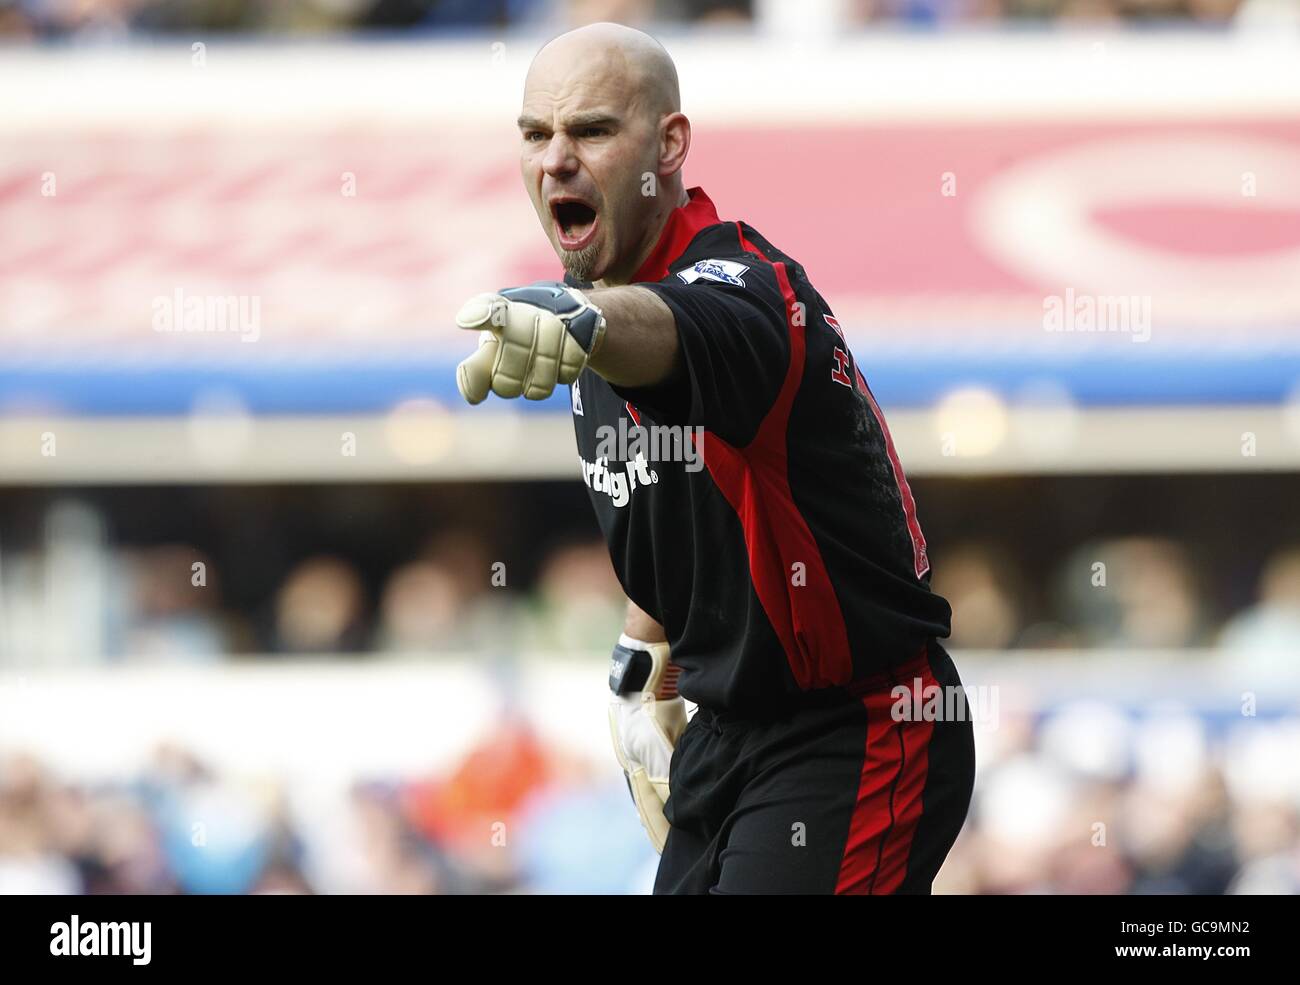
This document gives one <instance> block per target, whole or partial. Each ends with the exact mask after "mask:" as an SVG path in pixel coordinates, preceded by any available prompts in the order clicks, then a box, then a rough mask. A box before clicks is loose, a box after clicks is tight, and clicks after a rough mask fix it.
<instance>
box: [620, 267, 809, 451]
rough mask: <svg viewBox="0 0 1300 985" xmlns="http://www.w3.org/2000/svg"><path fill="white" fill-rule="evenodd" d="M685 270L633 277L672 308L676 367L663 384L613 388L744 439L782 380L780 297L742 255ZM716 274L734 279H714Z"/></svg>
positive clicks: (660, 411) (784, 343)
mask: <svg viewBox="0 0 1300 985" xmlns="http://www.w3.org/2000/svg"><path fill="white" fill-rule="evenodd" d="M708 264H717V265H718V266H716V267H709V266H707V265H708ZM701 268H702V269H703V271H704V273H703V274H701V273H700V271H701ZM685 273H686V276H687V277H692V278H693V279H692V280H690V281H689V282H687V281H686V279H685V277H683V276H682V275H680V274H673V275H670V276H669V277H667V278H665V279H664V280H663V281H660V282H658V283H655V284H639V285H637V286H639V287H644V288H648V289H649V290H651V291H654V293H655V294H657V295H658V296H659V298H660V299H661V300H662V301H663V302H664V304H666V305H667V306H668V309H669V310H670V311H671V312H672V313H673V320H674V321H675V322H676V324H677V338H678V342H679V343H680V346H679V351H680V354H681V372H680V373H679V374H678V375H677V376H676V377H675V378H674V379H673V380H671V381H669V382H668V383H665V384H658V385H656V386H652V387H617V386H616V387H614V390H615V392H617V393H618V394H619V396H621V397H623V398H624V399H625V400H627V401H629V402H630V403H632V404H634V405H636V406H637V407H638V408H640V409H645V410H649V411H650V413H651V415H652V416H653V417H654V418H655V419H656V420H658V421H659V422H661V423H664V424H679V425H686V426H690V427H695V426H700V427H704V428H706V429H707V430H709V431H712V432H713V433H714V434H716V435H717V436H718V437H720V438H722V439H723V440H724V441H726V442H727V443H728V444H730V445H733V446H736V447H743V446H745V445H747V444H749V442H750V441H752V440H753V438H754V435H755V434H756V433H757V431H758V428H759V425H760V424H761V423H762V421H763V418H764V416H765V415H766V414H767V412H768V411H769V410H770V409H771V407H772V405H773V404H774V403H775V402H776V398H777V395H778V394H779V393H780V391H781V385H782V383H783V382H784V381H785V374H786V368H787V366H788V365H789V361H790V335H789V326H788V325H787V323H786V310H785V300H784V298H783V296H782V293H781V288H780V285H779V284H778V283H777V279H776V275H775V273H774V271H773V270H772V268H771V266H770V265H768V264H765V263H762V262H761V261H756V260H755V258H753V257H751V256H748V255H745V256H744V257H743V260H742V259H741V258H736V259H731V260H725V261H717V260H709V261H701V262H700V263H697V264H695V265H694V266H693V267H688V268H687V269H686V272H685ZM719 277H726V278H730V279H731V280H733V281H735V282H734V283H733V282H729V281H723V280H720V279H714V278H719Z"/></svg>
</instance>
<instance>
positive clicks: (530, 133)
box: [524, 130, 546, 143]
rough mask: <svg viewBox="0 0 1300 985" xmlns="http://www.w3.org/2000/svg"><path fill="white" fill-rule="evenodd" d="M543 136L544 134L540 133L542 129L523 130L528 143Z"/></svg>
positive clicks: (534, 141)
mask: <svg viewBox="0 0 1300 985" xmlns="http://www.w3.org/2000/svg"><path fill="white" fill-rule="evenodd" d="M545 136H546V134H544V133H542V131H540V130H526V131H524V140H525V141H527V142H528V143H536V142H537V141H539V140H541V139H542V138H544V137H545Z"/></svg>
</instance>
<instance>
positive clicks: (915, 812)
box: [835, 660, 936, 895]
mask: <svg viewBox="0 0 1300 985" xmlns="http://www.w3.org/2000/svg"><path fill="white" fill-rule="evenodd" d="M904 674H906V675H907V676H902V675H904ZM914 676H915V677H919V678H920V680H921V684H920V691H917V690H916V687H915V684H914V681H913V677H914ZM898 682H899V683H900V684H902V685H903V686H905V687H906V688H907V689H908V690H909V691H910V692H912V694H913V699H914V701H915V702H916V703H917V704H920V703H922V702H923V698H924V695H923V692H924V689H925V688H927V687H930V686H931V685H935V684H936V681H935V679H934V675H933V673H932V672H931V670H930V665H929V661H928V660H926V661H924V662H922V663H920V664H918V665H916V666H915V669H912V667H910V666H909V668H907V669H904V668H900V677H899V681H898ZM895 701H896V698H895V697H894V695H893V694H892V693H891V691H890V690H889V689H886V690H882V691H876V692H873V693H871V694H867V695H864V696H863V698H862V703H863V705H864V706H865V707H866V710H867V739H866V749H865V752H864V755H863V758H862V778H861V780H860V782H859V785H858V796H857V804H856V806H855V807H854V811H853V816H852V818H851V819H850V821H849V836H848V840H847V842H846V843H845V846H844V857H843V859H842V861H841V862H840V874H839V880H838V882H837V884H836V887H835V892H836V893H841V894H859V895H867V894H873V895H874V894H887V893H893V892H896V891H897V890H898V888H899V886H901V885H902V884H903V879H904V877H905V876H906V875H907V859H908V855H909V853H910V852H911V849H912V840H913V837H914V836H915V834H916V828H917V825H918V824H919V823H920V821H921V812H922V807H923V806H924V805H923V802H922V794H923V793H924V791H925V781H926V776H927V774H928V772H929V768H930V739H931V737H932V736H933V735H934V723H933V722H927V721H910V722H907V721H897V722H896V721H894V719H893V717H892V714H891V712H892V709H893V707H894V705H895Z"/></svg>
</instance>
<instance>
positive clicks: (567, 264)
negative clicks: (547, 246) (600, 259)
mask: <svg viewBox="0 0 1300 985" xmlns="http://www.w3.org/2000/svg"><path fill="white" fill-rule="evenodd" d="M560 263H561V264H563V266H564V270H565V272H566V273H567V274H568V275H569V276H570V277H572V278H573V279H574V280H580V281H582V282H583V283H584V284H587V283H590V282H591V279H592V277H591V275H592V274H594V273H595V272H596V244H595V243H588V244H587V245H586V246H584V247H583V248H582V249H580V250H561V251H560Z"/></svg>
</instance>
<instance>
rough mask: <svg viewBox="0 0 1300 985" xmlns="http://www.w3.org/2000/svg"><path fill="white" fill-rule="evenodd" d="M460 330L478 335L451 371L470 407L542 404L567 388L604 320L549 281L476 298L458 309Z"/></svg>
mask: <svg viewBox="0 0 1300 985" xmlns="http://www.w3.org/2000/svg"><path fill="white" fill-rule="evenodd" d="M456 324H457V325H458V326H459V327H460V328H466V329H474V330H478V331H479V333H480V335H479V348H478V351H477V352H475V353H474V355H472V356H470V357H469V358H468V359H466V360H465V361H464V362H462V363H461V364H460V365H459V366H457V367H456V386H457V387H458V388H459V389H460V395H461V396H462V397H464V398H465V400H466V401H467V402H469V403H471V404H478V403H482V402H483V401H484V400H485V399H486V398H487V395H488V391H491V392H493V393H495V394H496V395H497V396H498V397H518V396H521V395H522V396H523V397H525V398H527V399H528V400H542V399H545V398H546V397H549V396H550V395H551V391H552V390H554V389H555V385H556V384H557V383H572V382H573V381H574V380H576V379H577V378H578V374H579V373H581V372H582V369H583V367H584V366H586V365H587V360H588V359H589V358H590V357H591V356H592V354H593V353H595V351H596V349H597V347H598V346H599V345H600V342H601V339H602V338H604V335H605V316H604V315H603V314H601V311H600V309H599V308H597V307H596V306H595V305H594V304H592V303H591V302H590V301H588V300H587V298H586V296H585V295H583V293H582V292H581V291H579V290H577V289H576V288H572V287H568V286H566V285H564V284H561V283H558V282H554V281H539V282H538V283H536V284H533V285H532V286H531V287H509V288H506V289H505V290H502V291H498V292H497V293H496V294H479V295H477V296H476V297H473V298H471V299H470V300H469V301H467V302H465V304H464V305H462V306H461V309H460V311H459V312H458V313H457V315H456Z"/></svg>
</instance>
